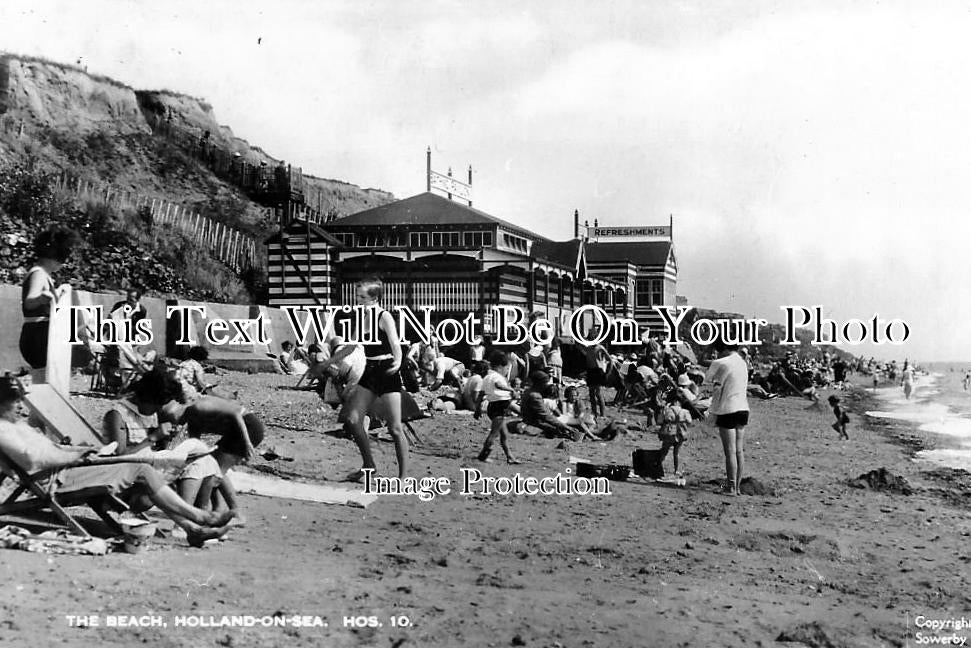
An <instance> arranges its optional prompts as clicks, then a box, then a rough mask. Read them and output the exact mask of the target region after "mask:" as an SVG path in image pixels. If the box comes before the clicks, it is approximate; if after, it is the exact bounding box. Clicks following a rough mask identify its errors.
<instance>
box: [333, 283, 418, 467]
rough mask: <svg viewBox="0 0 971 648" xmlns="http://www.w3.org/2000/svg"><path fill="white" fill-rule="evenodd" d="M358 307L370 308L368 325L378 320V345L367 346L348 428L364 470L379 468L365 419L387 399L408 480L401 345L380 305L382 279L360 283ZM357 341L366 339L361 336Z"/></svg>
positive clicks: (351, 400)
mask: <svg viewBox="0 0 971 648" xmlns="http://www.w3.org/2000/svg"><path fill="white" fill-rule="evenodd" d="M356 290H357V304H358V306H363V307H365V308H366V311H367V312H366V317H365V321H367V322H370V321H371V320H370V318H372V317H377V318H378V327H377V329H378V343H377V344H365V345H364V355H365V357H366V358H367V364H366V366H365V368H364V375H362V376H361V379H360V380H359V381H358V383H357V389H355V390H354V391H353V393H352V394H351V395H350V397H349V399H348V401H347V404H346V406H345V409H346V412H347V414H346V417H345V423H344V428H345V429H346V430H347V431H348V432H350V433H351V434H352V435H353V437H354V441H355V442H356V443H357V447H358V449H359V450H360V451H361V459H362V460H363V462H364V466H363V468H362V470H363V469H364V468H371V469H373V468H374V467H375V464H374V457H373V456H372V455H371V444H370V441H369V440H368V436H367V430H365V429H364V417H365V416H366V415H367V413H368V410H369V409H370V408H371V405H372V404H373V403H374V400H375V399H378V398H380V399H383V400H384V405H385V408H386V409H387V415H388V431H389V432H390V433H391V436H392V438H393V439H394V449H395V454H396V455H397V458H398V477H399V478H404V477H405V474H406V473H407V469H408V439H407V438H406V437H405V433H404V428H403V426H402V425H401V389H402V386H401V375H400V374H399V369H400V368H401V343H400V342H399V340H398V331H397V330H396V329H395V325H394V318H392V317H391V313H389V312H388V311H386V310H384V309H382V308H381V307H380V306H379V305H378V303H379V302H380V300H381V297H382V296H383V295H384V284H383V283H381V280H380V279H366V280H364V281H359V282H357V287H356ZM357 338H358V339H359V340H360V339H362V335H361V332H358V334H357ZM363 478H364V473H363V472H362V471H361V470H359V471H356V472H354V473H351V474H350V475H348V476H347V480H348V481H360V480H361V479H363Z"/></svg>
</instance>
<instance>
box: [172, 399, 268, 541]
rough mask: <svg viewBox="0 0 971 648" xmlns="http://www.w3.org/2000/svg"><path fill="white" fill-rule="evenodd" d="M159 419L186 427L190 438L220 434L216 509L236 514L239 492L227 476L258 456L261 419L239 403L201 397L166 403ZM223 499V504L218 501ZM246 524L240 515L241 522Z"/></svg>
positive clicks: (217, 445) (217, 449)
mask: <svg viewBox="0 0 971 648" xmlns="http://www.w3.org/2000/svg"><path fill="white" fill-rule="evenodd" d="M159 420H160V421H164V422H167V423H171V424H174V425H185V426H186V433H187V435H188V437H189V438H190V439H199V438H201V437H202V436H203V435H219V440H218V441H217V442H216V451H215V452H213V454H212V457H213V459H215V460H216V462H217V463H218V464H219V470H220V471H221V473H222V477H221V481H220V484H219V487H218V490H217V491H215V492H214V493H213V499H214V508H217V509H218V508H221V507H222V505H223V504H225V507H226V508H229V509H230V510H232V511H236V510H237V509H238V502H237V497H236V489H235V488H234V487H233V484H232V482H231V481H230V480H229V478H228V477H227V476H226V473H227V472H228V471H229V470H230V469H232V468H233V467H235V466H237V465H238V464H240V463H243V462H245V461H248V460H249V459H251V458H252V457H254V456H256V446H258V445H260V443H261V442H262V441H263V437H264V435H265V433H266V428H265V427H264V426H263V421H261V420H260V417H259V416H257V415H256V414H253V413H250V412H247V411H246V409H245V408H244V407H243V406H242V405H240V403H239V402H237V401H231V400H226V399H224V398H219V397H217V396H200V397H199V398H198V399H196V400H195V401H194V402H192V403H180V402H178V401H170V402H168V403H166V404H165V405H164V406H163V407H162V409H161V411H160V416H159ZM220 497H221V499H222V500H223V501H219V499H220ZM243 521H244V520H243V519H242V517H241V516H240V517H239V522H240V523H242V522H243Z"/></svg>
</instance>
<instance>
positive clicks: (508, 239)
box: [490, 232, 528, 253]
mask: <svg viewBox="0 0 971 648" xmlns="http://www.w3.org/2000/svg"><path fill="white" fill-rule="evenodd" d="M490 238H491V237H490ZM502 244H503V246H504V247H507V248H509V249H511V250H516V251H517V252H523V253H525V252H526V251H527V248H528V242H527V241H526V239H524V238H523V237H521V236H516V235H515V234H508V233H506V232H503V233H502Z"/></svg>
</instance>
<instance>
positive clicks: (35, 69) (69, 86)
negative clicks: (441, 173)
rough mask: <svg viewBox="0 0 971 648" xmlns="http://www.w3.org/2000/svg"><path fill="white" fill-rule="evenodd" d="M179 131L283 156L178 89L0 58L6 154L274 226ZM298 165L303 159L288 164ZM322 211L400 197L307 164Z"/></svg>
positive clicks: (253, 159)
mask: <svg viewBox="0 0 971 648" xmlns="http://www.w3.org/2000/svg"><path fill="white" fill-rule="evenodd" d="M173 132H176V133H180V134H183V135H184V136H185V137H184V138H182V140H179V141H184V140H185V139H189V140H191V139H192V138H201V137H203V136H204V134H205V133H208V140H209V142H210V143H211V144H212V145H213V146H216V147H219V148H220V149H223V150H226V151H229V152H231V153H238V154H239V156H240V157H241V158H242V159H244V160H246V161H247V162H249V163H251V164H254V165H259V164H260V163H261V162H265V163H266V164H267V165H270V166H275V165H276V164H277V163H278V162H279V159H277V158H274V157H273V156H271V155H269V154H268V153H266V152H265V151H264V150H263V149H261V148H259V147H257V146H253V145H251V144H250V143H249V142H247V141H246V140H243V139H241V138H238V137H236V136H235V134H234V133H233V131H232V130H231V129H230V127H228V126H225V125H221V124H219V122H218V121H217V119H216V116H215V114H214V113H213V109H212V106H210V105H209V104H208V103H207V102H206V101H204V100H203V99H199V98H196V97H190V96H187V95H182V94H178V93H174V92H169V91H152V90H135V89H133V88H131V87H129V86H127V85H125V84H123V83H119V82H117V81H114V80H112V79H109V78H107V77H102V76H97V75H92V74H88V73H87V72H85V71H84V70H81V69H78V68H76V67H74V66H70V65H64V64H60V63H56V62H51V61H45V60H41V59H34V58H29V57H20V56H16V55H2V56H0V159H2V158H8V159H17V158H18V157H22V156H27V155H31V156H33V157H35V158H36V159H39V160H40V161H41V162H42V163H45V164H47V165H48V166H50V167H52V168H55V169H69V170H71V171H72V172H74V173H79V174H81V175H84V176H86V177H88V178H90V179H91V180H95V181H100V182H104V183H109V184H112V185H117V186H120V187H122V188H124V189H127V190H134V191H139V192H142V193H145V194H147V195H151V196H159V197H162V198H166V199H169V200H174V201H178V202H183V203H188V204H192V205H196V206H198V207H199V208H200V209H205V206H206V205H207V204H215V203H218V204H219V205H221V208H223V207H225V206H226V205H232V206H233V207H234V208H236V209H238V210H239V217H240V220H241V224H246V225H249V226H250V229H252V227H255V226H256V225H257V224H258V223H260V222H266V214H265V208H266V206H265V205H258V204H255V203H253V202H252V201H250V200H249V199H248V198H247V197H246V196H245V195H244V194H243V193H242V192H241V191H239V190H238V188H236V187H234V186H232V184H231V183H229V182H226V181H224V180H222V179H220V178H218V177H217V176H216V175H215V174H214V173H213V172H212V170H211V169H209V168H207V167H206V166H205V165H204V164H202V163H200V162H199V161H198V160H195V159H193V157H192V156H191V155H185V154H184V151H181V152H180V151H179V149H178V145H177V144H175V143H174V142H175V141H176V139H174V138H172V137H166V136H165V134H171V133H173ZM288 162H290V163H292V164H294V165H295V166H300V163H299V161H293V160H288ZM303 171H304V173H305V177H306V195H307V196H308V202H309V203H310V205H311V206H312V207H314V208H316V207H317V206H318V204H319V205H320V207H321V209H322V211H324V212H332V213H337V214H339V215H347V214H352V213H355V212H357V211H360V210H362V209H368V208H370V207H375V206H378V205H382V204H385V203H388V202H391V201H392V200H394V196H393V195H391V194H390V193H388V192H385V191H381V190H377V189H362V188H360V187H358V186H357V185H354V184H351V183H348V182H343V181H340V180H329V179H323V178H317V177H314V176H313V175H312V171H313V170H311V169H306V168H304V169H303Z"/></svg>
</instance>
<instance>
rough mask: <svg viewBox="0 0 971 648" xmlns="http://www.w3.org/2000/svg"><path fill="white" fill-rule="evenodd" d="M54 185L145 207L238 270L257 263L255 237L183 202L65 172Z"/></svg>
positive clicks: (122, 205)
mask: <svg viewBox="0 0 971 648" xmlns="http://www.w3.org/2000/svg"><path fill="white" fill-rule="evenodd" d="M57 185H58V189H60V190H62V191H67V192H71V193H74V194H76V195H77V196H79V197H80V198H83V199H88V200H92V201H100V202H102V203H105V204H111V205H113V206H116V207H118V208H122V209H124V208H130V209H136V210H137V209H141V208H143V207H147V208H148V209H149V210H150V213H151V215H152V222H154V223H156V224H158V225H162V226H166V227H173V228H177V229H179V230H181V231H183V232H185V233H186V234H188V235H189V236H190V237H192V239H193V240H194V241H195V242H196V243H197V244H199V245H202V246H203V247H205V248H207V249H208V250H209V253H210V254H211V255H212V256H213V258H215V259H218V260H219V261H222V262H223V263H226V264H227V265H229V266H230V267H232V268H233V269H234V270H236V271H237V272H239V271H241V270H242V269H244V268H247V267H250V266H254V265H257V263H258V257H257V241H256V239H255V238H253V237H252V236H250V235H248V234H244V233H243V232H241V231H240V230H238V229H235V228H232V227H228V226H227V225H225V224H224V223H220V222H219V221H215V220H213V219H211V218H208V217H206V216H202V215H201V214H199V213H198V212H193V211H192V210H191V209H189V208H188V207H186V206H184V205H180V204H178V203H174V202H171V201H169V200H165V199H162V198H152V197H150V196H144V195H141V194H138V193H136V192H133V191H127V190H119V189H117V188H115V187H112V186H111V185H106V184H97V183H93V182H90V181H87V180H83V179H81V178H79V177H74V176H71V175H69V174H68V173H61V174H60V176H58V182H57Z"/></svg>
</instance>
